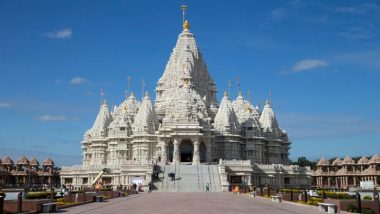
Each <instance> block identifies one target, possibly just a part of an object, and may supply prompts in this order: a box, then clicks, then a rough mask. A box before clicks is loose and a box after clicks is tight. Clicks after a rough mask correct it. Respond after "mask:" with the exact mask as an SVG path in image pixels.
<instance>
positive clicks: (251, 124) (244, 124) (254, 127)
mask: <svg viewBox="0 0 380 214" xmlns="http://www.w3.org/2000/svg"><path fill="white" fill-rule="evenodd" d="M232 105H233V108H234V111H235V113H236V116H237V118H238V121H239V123H240V124H241V128H242V131H243V133H242V134H243V135H246V134H248V135H255V134H259V133H258V132H260V124H259V121H258V115H259V113H258V111H257V109H256V108H255V107H254V106H253V105H252V104H251V103H250V102H249V101H248V100H246V99H244V97H243V95H242V93H241V92H240V93H239V96H238V97H237V98H236V100H235V101H234V102H233V103H232Z"/></svg>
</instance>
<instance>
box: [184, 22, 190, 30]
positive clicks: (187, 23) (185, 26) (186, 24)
mask: <svg viewBox="0 0 380 214" xmlns="http://www.w3.org/2000/svg"><path fill="white" fill-rule="evenodd" d="M189 29H190V24H189V22H188V21H187V20H185V22H184V23H183V30H189Z"/></svg>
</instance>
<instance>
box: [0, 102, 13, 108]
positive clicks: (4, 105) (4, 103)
mask: <svg viewBox="0 0 380 214" xmlns="http://www.w3.org/2000/svg"><path fill="white" fill-rule="evenodd" d="M9 107H11V103H9V102H0V108H9Z"/></svg>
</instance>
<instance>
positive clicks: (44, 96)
mask: <svg viewBox="0 0 380 214" xmlns="http://www.w3.org/2000/svg"><path fill="white" fill-rule="evenodd" d="M186 3H187V5H188V7H189V10H188V13H187V14H188V16H187V17H188V19H189V21H190V24H191V29H190V30H191V31H192V32H193V33H194V34H195V35H196V39H197V43H198V45H199V47H200V49H201V52H202V53H203V56H204V58H205V60H206V63H207V66H208V69H209V72H210V73H211V75H212V76H213V77H214V79H215V80H216V83H217V87H218V89H219V98H220V96H221V94H222V92H223V91H224V90H226V89H227V81H228V80H232V83H233V85H232V90H231V92H232V95H231V96H232V97H235V96H236V84H235V80H236V78H237V77H239V78H240V82H241V89H242V91H243V92H244V93H246V92H247V91H248V90H250V91H251V93H252V96H253V102H254V104H255V105H261V106H262V105H263V104H264V102H265V100H266V99H268V94H269V90H270V89H272V91H273V107H274V110H275V113H276V115H277V117H278V120H279V123H280V126H281V127H282V128H284V129H285V130H286V131H287V132H288V133H289V136H290V139H291V140H292V142H293V144H292V149H291V158H296V157H299V156H306V157H308V158H311V159H317V158H319V157H320V156H324V157H326V158H328V157H333V156H337V155H338V156H345V155H353V156H355V155H373V154H374V153H380V114H379V109H380V99H379V98H380V85H379V82H380V39H379V34H380V30H379V29H380V27H379V24H380V4H379V1H353V0H340V1H312V0H310V1H282V0H281V1H280V0H279V1H237V2H236V3H235V2H233V1H186ZM181 4H182V1H92V0H91V1H90V0H89V1H77V0H75V1H74V0H73V1H48V0H46V1H27V0H24V1H17V0H5V1H4V0H0V29H1V30H0V87H1V90H0V118H1V123H0V156H1V157H4V156H5V155H10V156H11V157H13V158H14V159H17V158H18V157H20V156H21V155H22V154H25V155H27V156H28V157H32V156H36V157H37V158H39V159H44V158H45V157H48V156H50V157H52V158H53V159H56V162H57V164H58V165H61V164H64V165H67V164H75V163H78V164H79V163H80V162H81V149H80V140H81V139H82V137H83V134H84V132H85V131H86V130H87V129H88V128H90V126H91V125H92V123H93V121H94V120H95V117H96V114H97V111H98V109H99V102H100V101H99V100H100V97H99V90H100V88H103V90H104V92H105V99H107V100H108V101H109V103H111V102H112V101H114V102H115V103H117V104H119V103H121V102H122V100H123V99H124V91H125V90H126V88H127V77H128V76H132V89H133V90H134V91H135V92H136V94H137V96H138V97H141V80H142V79H144V80H145V82H146V89H147V90H149V91H150V93H151V94H153V90H154V88H155V86H156V82H157V80H158V78H159V77H160V76H161V74H162V73H163V70H164V68H165V64H166V62H167V60H168V58H169V55H170V52H171V50H172V49H173V47H174V45H175V42H176V39H177V36H178V34H179V33H180V31H181V29H182V28H181V22H182V13H181V11H180V9H179V8H180V5H181Z"/></svg>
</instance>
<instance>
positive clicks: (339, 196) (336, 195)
mask: <svg viewBox="0 0 380 214" xmlns="http://www.w3.org/2000/svg"><path fill="white" fill-rule="evenodd" d="M317 194H318V195H320V196H322V195H323V192H322V191H317ZM325 194H326V197H327V198H334V199H355V196H354V195H349V194H347V193H345V192H325Z"/></svg>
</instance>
